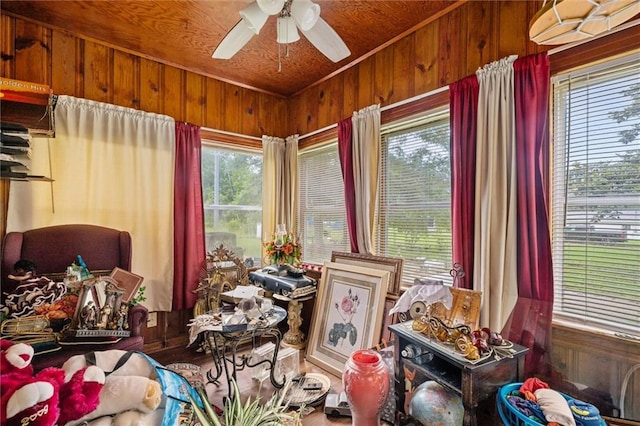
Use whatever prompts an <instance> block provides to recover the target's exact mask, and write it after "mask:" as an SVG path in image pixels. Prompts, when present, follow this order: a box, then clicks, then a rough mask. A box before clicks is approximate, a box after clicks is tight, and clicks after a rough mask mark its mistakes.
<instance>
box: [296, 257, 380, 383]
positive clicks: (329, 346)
mask: <svg viewBox="0 0 640 426" xmlns="http://www.w3.org/2000/svg"><path fill="white" fill-rule="evenodd" d="M389 277H390V273H389V271H383V270H380V269H373V268H364V267H360V266H353V265H348V264H341V263H334V262H325V264H324V266H323V268H322V277H321V281H320V285H319V289H318V296H317V299H316V303H315V307H314V315H313V318H314V319H315V320H314V321H312V323H311V330H310V332H309V336H310V338H309V343H308V345H307V353H306V358H307V360H308V361H309V362H311V363H312V364H315V365H317V366H319V367H321V368H323V369H325V370H327V371H329V372H331V373H333V374H335V375H337V376H340V375H341V374H342V368H343V367H344V364H345V362H346V361H347V359H349V356H350V355H351V353H353V351H355V350H357V349H366V348H370V347H372V346H374V345H375V344H376V343H377V342H378V340H379V339H380V328H381V325H382V320H383V311H384V305H385V295H386V293H387V286H388V283H389Z"/></svg>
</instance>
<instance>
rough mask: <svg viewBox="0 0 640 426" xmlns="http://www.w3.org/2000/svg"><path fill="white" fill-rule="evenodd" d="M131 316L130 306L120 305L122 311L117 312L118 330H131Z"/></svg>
mask: <svg viewBox="0 0 640 426" xmlns="http://www.w3.org/2000/svg"><path fill="white" fill-rule="evenodd" d="M128 314H129V305H127V304H126V303H123V304H122V305H120V309H118V312H116V327H117V329H118V330H127V329H128V328H129V322H128V321H127V316H128Z"/></svg>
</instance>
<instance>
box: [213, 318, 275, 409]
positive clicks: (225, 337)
mask: <svg viewBox="0 0 640 426" xmlns="http://www.w3.org/2000/svg"><path fill="white" fill-rule="evenodd" d="M274 312H275V314H274V315H276V316H277V317H276V319H275V321H274V322H271V326H266V327H258V328H248V329H244V330H234V329H222V330H208V331H204V332H203V333H204V340H205V342H206V344H207V346H208V347H209V349H210V351H211V355H212V357H213V368H211V369H210V370H209V371H208V372H207V380H208V383H216V384H219V383H220V382H219V380H218V379H220V376H222V373H223V372H224V373H225V375H226V377H227V389H228V390H229V398H233V397H234V395H233V386H232V384H231V382H232V380H236V378H237V372H238V371H242V370H244V368H245V367H256V366H258V365H261V364H265V363H266V364H267V367H268V368H269V379H270V381H271V384H272V385H273V387H275V388H276V389H280V388H282V387H283V386H284V382H285V378H284V376H283V377H282V379H281V380H278V378H276V377H275V368H274V367H275V365H276V362H277V360H278V349H279V347H280V342H281V340H282V334H281V333H280V330H278V328H277V327H276V326H277V324H278V323H279V322H280V321H282V320H283V319H284V318H285V316H286V312H285V311H284V309H282V308H280V307H274ZM264 337H267V338H269V337H271V338H274V339H275V348H274V351H273V356H272V357H271V358H270V359H262V360H260V361H258V362H255V363H254V362H253V361H252V359H251V355H250V354H243V355H240V356H238V346H239V345H240V344H244V343H246V342H248V341H250V342H251V348H255V347H256V346H257V343H258V340H259V339H262V338H264ZM214 369H215V373H214Z"/></svg>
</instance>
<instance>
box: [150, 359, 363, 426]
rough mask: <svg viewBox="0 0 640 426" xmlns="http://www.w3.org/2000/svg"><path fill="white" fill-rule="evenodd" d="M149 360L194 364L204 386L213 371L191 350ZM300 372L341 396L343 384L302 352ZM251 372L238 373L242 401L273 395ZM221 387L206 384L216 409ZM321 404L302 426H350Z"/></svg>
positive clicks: (224, 389) (267, 384)
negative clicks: (320, 377) (326, 381)
mask: <svg viewBox="0 0 640 426" xmlns="http://www.w3.org/2000/svg"><path fill="white" fill-rule="evenodd" d="M150 356H151V357H152V358H154V359H155V360H156V361H158V362H159V363H161V364H163V365H168V364H171V363H175V362H190V363H193V364H197V365H199V366H200V367H201V368H202V374H203V376H204V377H203V379H204V380H205V382H206V376H205V375H206V372H207V371H209V369H210V368H212V367H213V360H212V358H211V355H206V354H203V353H199V352H196V351H195V350H194V349H191V348H181V349H172V350H167V351H163V352H158V353H156V354H150ZM300 371H301V372H303V371H304V372H307V373H320V374H324V375H326V376H327V377H329V378H330V380H331V389H330V392H336V393H337V392H340V391H342V381H341V378H340V377H336V376H334V375H332V374H330V373H328V372H326V371H324V370H322V369H320V368H319V367H317V366H315V365H313V364H311V363H309V362H307V361H305V359H304V352H303V351H301V352H300ZM251 373H252V372H251V370H250V369H244V370H242V371H239V372H238V387H239V388H240V393H241V394H242V397H243V398H245V397H247V396H256V395H257V394H258V392H260V395H261V397H262V400H263V401H265V400H267V399H268V398H269V397H270V396H271V395H272V394H273V392H274V391H275V388H274V387H273V386H272V385H271V383H270V382H269V380H265V381H264V382H263V384H262V387H261V386H260V383H259V382H258V381H256V380H254V379H252V378H251ZM220 382H221V383H220V384H213V383H210V384H207V385H206V387H207V394H208V395H209V400H210V401H211V402H212V403H213V404H215V405H217V406H218V407H222V406H223V402H222V401H223V397H225V396H226V395H227V383H226V379H224V374H223V377H222V378H221V380H220ZM323 407H324V404H320V405H319V406H318V407H315V409H314V410H313V411H312V412H311V413H309V414H307V415H305V416H304V418H303V425H304V426H323V425H350V424H351V418H349V417H342V418H332V417H327V416H326V415H325V414H324V412H323Z"/></svg>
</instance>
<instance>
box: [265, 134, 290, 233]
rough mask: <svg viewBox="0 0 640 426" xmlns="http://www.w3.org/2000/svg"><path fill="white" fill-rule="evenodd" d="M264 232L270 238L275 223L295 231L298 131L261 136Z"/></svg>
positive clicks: (274, 228)
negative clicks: (278, 135)
mask: <svg viewBox="0 0 640 426" xmlns="http://www.w3.org/2000/svg"><path fill="white" fill-rule="evenodd" d="M262 178H263V180H262V233H263V236H264V238H265V239H269V238H271V236H272V234H273V233H274V232H275V230H276V224H279V223H283V224H284V225H285V226H286V228H287V231H288V232H295V231H296V228H295V226H296V224H295V206H296V197H297V191H298V135H293V136H289V137H287V138H286V139H282V138H278V137H274V136H262Z"/></svg>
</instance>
